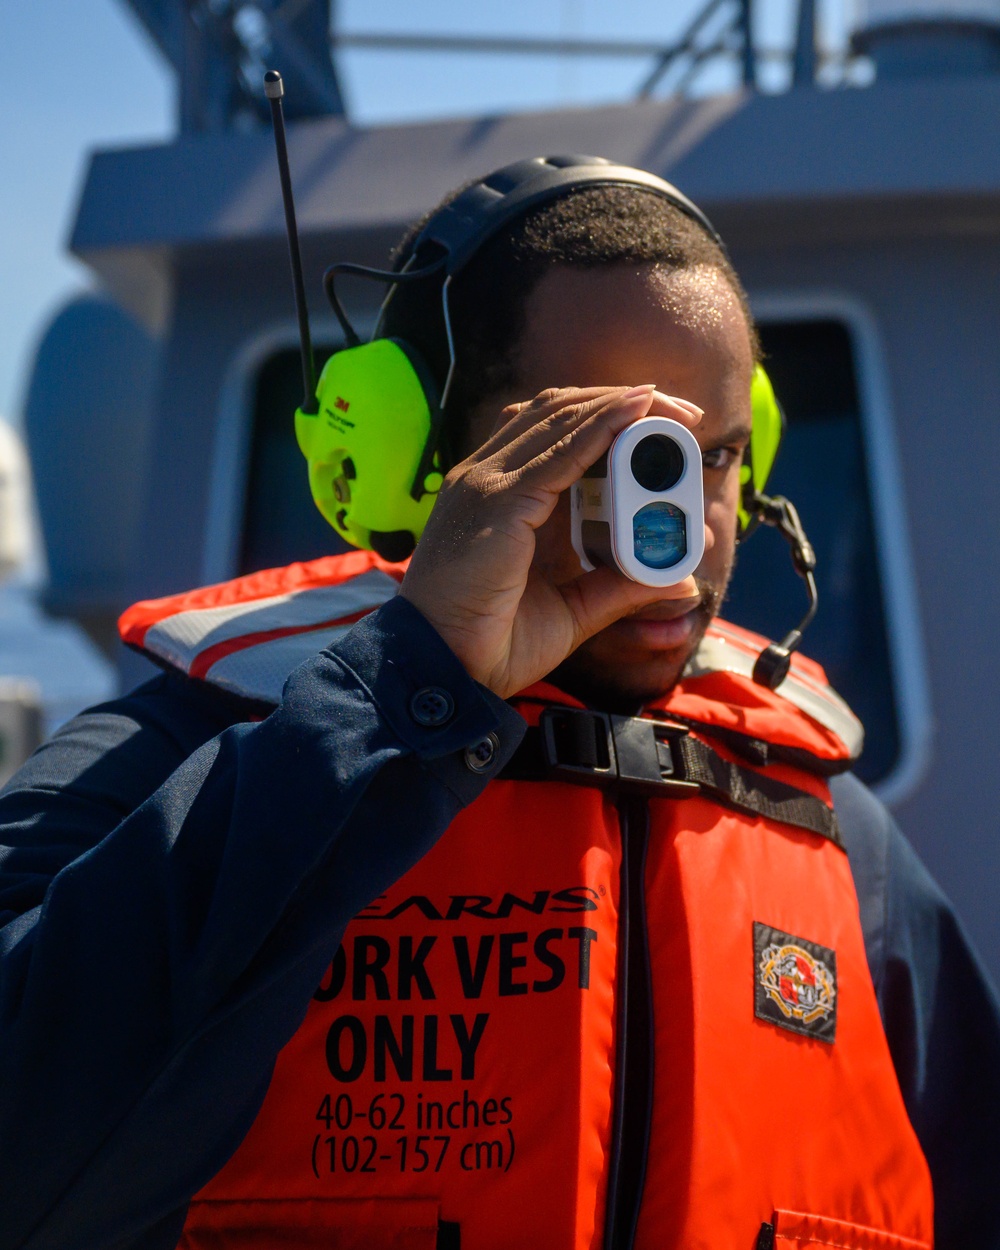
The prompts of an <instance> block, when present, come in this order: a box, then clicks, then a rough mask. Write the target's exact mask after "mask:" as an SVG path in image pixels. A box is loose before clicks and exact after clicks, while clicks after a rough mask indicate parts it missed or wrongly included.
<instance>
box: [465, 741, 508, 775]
mask: <svg viewBox="0 0 1000 1250" xmlns="http://www.w3.org/2000/svg"><path fill="white" fill-rule="evenodd" d="M499 749H500V739H499V738H498V737H497V736H496V734H487V735H486V737H485V738H484V739H483V740H482V742H477V743H476V745H475V746H473V747H466V748H465V767H466V768H468V769H469V770H470V771H472V772H474V773H485V772H488V771H489V770H490V768H492V767H493V761H494V760H495V759H496V757H497V751H498V750H499Z"/></svg>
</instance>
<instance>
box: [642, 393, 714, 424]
mask: <svg viewBox="0 0 1000 1250" xmlns="http://www.w3.org/2000/svg"><path fill="white" fill-rule="evenodd" d="M704 415H705V410H704V408H699V407H698V405H697V404H693V403H692V402H691V401H690V399H681V398H680V397H679V396H677V395H664V394H663V392H662V391H654V392H653V402H652V403H651V404H650V406H649V412H648V413H647V416H650V417H669V418H670V419H671V421H679V422H680V423H681V425H686V426H687V427H688V429H689V430H693V429H695V428H696V427H697V426H698V425H699V424H700V423H701V419H702V417H703V416H704Z"/></svg>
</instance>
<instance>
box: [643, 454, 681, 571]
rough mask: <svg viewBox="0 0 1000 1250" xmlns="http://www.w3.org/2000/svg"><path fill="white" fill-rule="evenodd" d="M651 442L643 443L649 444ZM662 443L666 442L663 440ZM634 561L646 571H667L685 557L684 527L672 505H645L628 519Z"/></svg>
mask: <svg viewBox="0 0 1000 1250" xmlns="http://www.w3.org/2000/svg"><path fill="white" fill-rule="evenodd" d="M652 441H653V440H652V439H651V438H648V439H646V440H645V442H647V443H651V442H652ZM663 441H664V442H669V441H670V440H668V439H664V440H663ZM642 445H643V444H642V443H640V444H639V446H640V447H641V446H642ZM632 541H633V543H634V544H635V558H636V559H637V560H638V561H639V563H640V564H644V565H645V566H646V568H647V569H670V568H673V566H674V565H675V564H677V563H678V562H679V561H681V560H683V559H684V557H685V556H686V555H687V526H686V525H685V521H684V513H683V512H682V511H681V510H680V508H678V507H677V506H676V504H672V503H665V502H664V501H663V500H659V501H658V502H657V503H648V504H646V506H645V507H644V508H640V509H639V511H638V512H637V513H636V514H635V516H634V517H633V518H632Z"/></svg>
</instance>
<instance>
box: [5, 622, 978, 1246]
mask: <svg viewBox="0 0 1000 1250" xmlns="http://www.w3.org/2000/svg"><path fill="white" fill-rule="evenodd" d="M428 687H432V688H435V689H438V690H442V691H445V692H447V694H448V695H449V696H450V698H451V700H452V701H453V705H454V710H453V713H452V714H451V716H450V717H449V718H448V719H447V721H446V722H445V723H443V724H440V725H437V726H426V725H423V724H421V723H419V719H418V718H415V717H414V715H413V711H412V705H413V700H414V696H415V695H416V694H417V693H418V692H419V691H421V690H425V689H426V688H428ZM249 715H250V709H249V708H248V706H247V705H246V704H244V703H241V702H239V701H237V700H235V699H231V698H229V697H227V696H226V695H224V694H222V693H221V692H220V691H218V690H216V689H214V688H211V687H208V686H206V685H203V684H201V683H197V682H190V681H188V680H187V679H185V678H182V677H180V676H178V675H176V674H165V675H164V676H162V677H158V678H156V679H154V680H153V681H151V682H149V683H148V684H146V685H145V686H143V687H141V688H140V689H139V690H137V691H135V692H134V693H133V694H132V695H129V696H128V697H126V698H123V699H119V700H117V701H115V702H113V703H109V704H106V705H104V706H103V707H100V708H96V709H93V710H92V711H90V712H88V713H85V714H84V715H82V716H80V717H78V718H77V719H76V720H75V721H73V722H71V723H70V724H69V725H67V726H66V727H65V728H64V729H62V730H61V731H60V732H59V733H58V734H57V735H56V736H55V738H54V739H53V740H52V741H51V742H49V743H47V744H46V745H45V746H44V747H42V749H41V750H40V751H39V752H37V753H36V755H35V756H34V757H33V758H32V759H31V760H30V761H29V763H28V764H27V765H26V766H25V767H24V769H22V770H21V772H20V773H19V774H18V776H17V777H16V778H15V779H14V780H13V781H12V782H11V783H10V784H9V785H8V787H7V788H6V790H5V791H4V792H3V794H2V796H0V844H2V845H0V926H2V928H0V1074H2V1075H0V1250H12V1248H13V1247H25V1248H26V1250H27V1248H29V1247H30V1250H98V1248H99V1247H100V1248H101V1250H111V1248H120V1250H126V1248H127V1250H139V1248H142V1250H170V1248H172V1247H173V1246H174V1245H175V1244H176V1241H177V1238H178V1236H179V1232H180V1228H181V1225H182V1223H183V1219H184V1212H185V1204H186V1200H187V1198H188V1196H189V1195H190V1194H192V1193H193V1192H195V1191H196V1190H197V1189H199V1188H200V1187H201V1186H202V1185H203V1184H204V1183H205V1182H206V1181H207V1180H208V1179H209V1178H210V1177H211V1176H213V1175H214V1174H215V1172H216V1171H218V1169H219V1168H220V1167H221V1166H222V1164H223V1163H224V1162H225V1160H226V1159H227V1158H228V1157H229V1155H230V1154H231V1153H232V1152H233V1150H234V1149H235V1148H236V1146H237V1145H238V1144H239V1142H240V1140H241V1139H242V1137H243V1135H244V1134H245V1132H246V1130H247V1129H248V1127H249V1125H250V1124H251V1123H252V1121H253V1118H254V1116H255V1114H256V1112H257V1110H258V1108H259V1106H260V1103H261V1101H262V1099H263V1097H264V1094H265V1092H266V1089H267V1085H268V1080H269V1077H270V1073H271V1069H272V1067H273V1064H274V1060H275V1056H276V1054H277V1052H278V1050H279V1049H280V1048H281V1046H282V1045H283V1044H284V1043H285V1042H286V1041H287V1040H288V1038H289V1037H290V1036H291V1035H292V1033H293V1032H294V1031H295V1029H296V1028H297V1026H298V1024H299V1022H300V1020H301V1019H302V1016H303V1014H304V1012H305V1009H306V1006H307V1004H308V1002H309V999H310V997H311V995H312V993H313V991H314V989H315V987H316V985H317V984H318V983H319V982H320V979H321V977H322V975H323V972H324V971H325V969H326V967H327V965H328V963H329V961H330V958H331V956H332V955H333V952H334V951H335V949H336V947H337V944H338V942H339V940H340V937H341V934H342V932H343V930H344V927H345V926H346V924H347V923H348V921H349V920H350V919H351V917H352V916H353V915H354V914H355V913H356V912H358V911H359V910H360V909H361V908H362V907H363V906H365V905H366V904H367V903H369V902H370V901H371V900H372V899H373V898H375V897H377V896H378V895H379V894H381V893H383V892H384V891H385V889H386V888H387V887H388V886H389V885H390V884H391V883H392V882H393V881H395V880H397V879H398V878H399V877H400V876H401V875H402V874H403V873H404V872H406V871H407V870H408V869H409V868H410V867H411V866H412V865H413V864H414V863H415V862H416V860H417V859H419V857H420V856H421V855H423V854H424V853H425V852H426V851H427V850H428V849H429V848H430V847H431V846H432V845H433V843H434V841H435V840H436V839H437V838H438V837H439V836H440V834H441V833H442V832H443V831H444V830H445V828H447V826H448V824H449V823H450V821H451V820H452V819H453V817H454V816H455V815H456V813H457V812H458V811H459V810H460V809H461V808H462V807H463V806H464V805H466V804H468V803H469V802H471V801H472V800H473V799H474V798H475V797H476V796H477V795H478V794H479V793H480V791H481V790H482V788H483V786H484V785H485V784H486V782H487V781H488V780H489V777H490V776H491V775H493V774H494V773H495V772H496V771H497V770H498V769H499V768H500V767H502V765H503V764H504V763H505V762H506V760H507V759H509V757H510V755H511V754H512V752H513V750H514V748H515V747H516V745H517V743H518V741H519V740H520V737H521V734H522V733H523V729H524V723H523V721H522V720H521V718H520V717H519V716H518V715H517V714H516V713H514V712H513V711H512V710H511V709H509V708H508V707H507V706H506V705H505V704H503V703H502V702H501V701H500V700H499V699H497V698H496V697H495V696H493V695H492V694H490V692H489V691H486V690H484V689H483V688H482V687H480V686H477V685H476V684H475V683H474V682H472V681H471V680H470V678H469V677H468V676H467V674H466V673H465V671H464V670H463V669H462V667H461V665H460V664H459V663H458V661H457V660H456V658H455V657H454V656H453V655H452V653H451V652H450V651H449V650H448V648H447V647H446V646H445V645H444V643H443V642H442V641H441V639H440V638H439V637H438V635H437V634H436V633H435V632H434V631H433V630H432V629H431V628H430V626H428V625H427V623H426V622H425V621H424V620H423V618H422V617H420V615H419V613H417V612H416V611H415V610H414V609H413V608H412V607H410V606H409V605H408V604H407V603H405V602H404V601H402V600H398V599H397V600H393V601H392V602H390V603H388V604H386V605H385V606H383V607H382V608H380V609H379V610H378V611H377V612H375V613H373V614H372V615H371V616H369V617H367V618H366V619H365V620H364V621H362V622H361V623H359V624H358V625H356V626H355V627H354V629H352V630H351V632H350V633H349V634H348V635H346V636H345V637H344V638H343V639H341V640H340V641H338V642H337V643H336V644H335V645H333V646H332V647H331V648H330V649H329V650H327V651H323V652H321V653H320V654H319V655H318V656H317V657H316V658H315V659H313V660H311V661H309V662H308V663H306V664H304V665H303V666H302V667H301V668H300V669H298V670H297V671H296V673H295V674H293V676H292V678H291V679H290V681H289V683H288V686H287V687H286V691H285V697H284V699H283V702H282V705H281V707H280V708H279V709H278V710H277V711H275V712H273V713H272V714H271V715H269V716H267V717H266V719H264V720H262V721H260V722H253V721H251V720H250V719H249ZM490 732H493V733H496V734H497V735H498V737H499V740H500V744H501V747H500V751H499V752H498V755H497V758H496V760H495V762H494V765H493V767H492V768H491V769H490V770H489V771H487V772H486V773H476V772H473V771H472V770H470V769H469V768H468V767H467V766H466V764H465V750H466V748H468V747H470V746H473V745H475V744H476V743H478V742H481V741H482V739H483V738H484V737H485V736H486V735H487V734H488V733H490ZM833 791H834V796H835V802H836V807H837V812H838V816H839V819H840V822H841V825H842V828H843V832H844V836H845V840H846V842H847V847H848V852H849V855H850V860H851V865H852V869H853V872H854V876H855V880H856V882H857V888H858V894H859V899H860V904H861V917H862V925H863V929H864V935H865V942H866V948H867V952H868V960H869V964H870V967H871V971H872V977H873V980H874V983H875V987H876V990H877V993H878V1000H879V1005H880V1008H881V1011H882V1017H883V1021H884V1023H885V1028H886V1033H887V1035H888V1039H889V1045H890V1048H891V1051H892V1055H893V1059H894V1062H895V1065H896V1070H897V1073H898V1075H899V1080H900V1084H901V1087H902V1091H903V1095H904V1098H905V1101H906V1105H907V1108H908V1111H909V1114H910V1117H911V1119H912V1121H913V1124H914V1126H915V1128H916V1131H917V1133H918V1136H919V1138H920V1141H921V1144H922V1146H923V1148H924V1151H925V1153H926V1155H927V1158H928V1161H929V1163H930V1167H931V1172H932V1175H933V1178H934V1186H935V1197H936V1204H937V1216H936V1227H937V1245H938V1247H939V1250H952V1248H954V1250H957V1248H958V1247H961V1248H962V1250H986V1248H988V1247H1000V1184H998V1181H1000V1013H998V1009H997V1006H996V1002H995V1000H994V997H993V994H992V991H991V990H990V988H989V986H988V984H987V982H986V979H985V977H984V974H983V972H982V970H981V968H980V967H979V965H978V963H977V961H976V959H975V956H974V955H973V954H972V952H971V951H970V949H969V945H968V942H967V940H966V938H965V936H964V934H963V933H962V930H961V926H960V924H959V922H958V920H957V919H956V917H955V915H954V913H953V912H952V910H951V908H950V907H949V905H948V903H947V901H946V900H945V899H944V898H943V897H942V895H941V894H940V892H939V891H938V889H937V887H936V886H935V885H934V883H933V882H932V881H931V880H930V879H929V877H928V876H927V874H926V873H925V871H924V870H923V868H922V867H921V865H920V864H919V862H918V861H917V859H916V858H915V856H914V855H913V853H912V851H911V850H910V849H909V847H908V846H907V844H906V843H905V842H904V840H903V839H902V837H901V835H900V834H899V832H898V831H897V830H896V828H895V826H894V825H893V823H892V821H891V818H890V817H889V815H888V814H887V813H886V811H885V809H884V808H882V807H881V805H880V804H879V803H878V802H877V800H875V799H874V798H873V797H872V795H871V794H869V793H868V791H867V790H865V788H864V787H863V786H862V785H861V784H860V783H859V782H858V781H857V780H855V779H854V778H852V777H850V776H846V777H843V778H840V779H836V780H835V781H834V782H833Z"/></svg>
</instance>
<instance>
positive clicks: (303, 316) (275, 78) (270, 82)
mask: <svg viewBox="0 0 1000 1250" xmlns="http://www.w3.org/2000/svg"><path fill="white" fill-rule="evenodd" d="M284 94H285V84H284V83H283V82H282V81H281V75H280V74H279V73H278V71H277V70H276V69H269V70H268V71H267V73H266V74H265V75H264V95H265V96H267V101H268V103H269V104H270V106H271V122H272V124H273V126H274V146H275V149H276V151H277V154H278V173H279V174H280V175H281V199H282V201H283V203H284V205H285V231H286V233H287V235H288V259H289V261H290V262H291V266H292V286H293V287H294V289H295V314H296V316H297V317H298V319H299V343H300V345H301V349H302V389H303V395H302V411H303V412H305V413H308V414H309V415H311V416H315V415H316V413H318V412H319V401H318V400H317V398H316V365H315V363H314V362H313V350H312V338H311V336H310V334H309V312H308V310H307V308H306V288H305V283H304V282H303V281H302V256H301V255H300V253H299V231H298V227H297V226H296V224H295V201H294V200H293V199H292V175H291V172H290V171H289V168H288V146H287V144H286V143H285V114H284V111H283V110H282V107H281V98H282V96H283V95H284Z"/></svg>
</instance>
